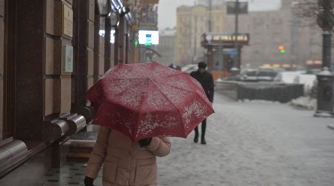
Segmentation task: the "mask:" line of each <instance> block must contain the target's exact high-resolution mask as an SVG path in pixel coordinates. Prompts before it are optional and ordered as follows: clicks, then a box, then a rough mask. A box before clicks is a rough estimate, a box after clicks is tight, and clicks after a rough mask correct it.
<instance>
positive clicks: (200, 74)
mask: <svg viewBox="0 0 334 186" xmlns="http://www.w3.org/2000/svg"><path fill="white" fill-rule="evenodd" d="M206 67H207V64H206V63H205V62H199V63H198V70H197V71H192V72H191V73H190V75H191V76H192V77H193V78H195V79H196V80H197V81H198V82H200V83H201V85H202V87H203V89H204V92H205V94H206V96H207V97H208V99H209V101H210V102H211V104H212V103H213V95H214V84H213V78H212V74H211V73H210V72H208V71H206ZM194 131H195V138H194V142H195V143H197V142H198V136H199V133H198V126H197V127H196V128H195V130H194ZM205 131H206V118H205V119H204V120H203V121H202V133H201V144H206V140H205Z"/></svg>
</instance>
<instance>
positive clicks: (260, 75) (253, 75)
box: [241, 68, 284, 81]
mask: <svg viewBox="0 0 334 186" xmlns="http://www.w3.org/2000/svg"><path fill="white" fill-rule="evenodd" d="M281 71H284V69H280V68H259V69H248V70H245V71H244V72H243V74H242V75H241V77H242V81H273V80H274V78H275V76H276V75H277V73H278V72H281Z"/></svg>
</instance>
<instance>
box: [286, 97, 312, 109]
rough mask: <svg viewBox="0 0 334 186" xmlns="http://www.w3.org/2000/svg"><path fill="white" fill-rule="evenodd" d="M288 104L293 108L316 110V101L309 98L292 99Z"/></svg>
mask: <svg viewBox="0 0 334 186" xmlns="http://www.w3.org/2000/svg"><path fill="white" fill-rule="evenodd" d="M290 104H291V105H294V106H298V107H303V108H306V109H310V110H314V109H316V108H317V100H316V99H315V98H311V97H309V96H305V97H299V98H296V99H293V100H291V102H290Z"/></svg>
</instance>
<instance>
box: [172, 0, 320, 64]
mask: <svg viewBox="0 0 334 186" xmlns="http://www.w3.org/2000/svg"><path fill="white" fill-rule="evenodd" d="M201 2H202V3H201ZM201 2H200V4H199V5H194V6H181V7H179V8H178V9H177V34H176V35H177V42H176V48H177V50H176V61H177V62H178V63H180V64H181V65H184V64H189V63H196V60H195V59H194V58H192V56H194V57H195V58H200V56H203V58H204V59H205V56H206V55H207V54H206V51H205V50H203V49H201V47H200V40H199V37H200V36H201V35H202V34H203V33H205V32H216V33H224V34H233V33H235V20H236V19H235V15H233V14H232V15H231V14H227V11H226V3H225V2H222V1H221V3H222V4H223V5H222V6H219V4H218V5H215V6H212V7H211V9H210V7H208V6H206V4H205V2H208V1H201ZM212 3H213V4H214V3H215V2H214V1H213V2H212ZM210 10H211V11H210ZM296 11H298V4H297V5H296V4H295V3H293V0H282V1H281V6H280V7H279V8H278V9H277V10H271V11H251V12H248V14H239V16H238V33H249V35H250V42H249V45H248V46H243V47H242V49H241V56H240V60H241V67H242V68H257V67H259V66H263V65H265V66H275V67H283V68H303V67H304V66H305V62H306V61H307V59H310V58H313V59H314V58H316V59H321V57H322V56H321V54H322V51H321V50H322V43H321V42H322V31H321V29H320V28H319V27H318V26H317V25H316V24H311V23H310V20H307V19H303V17H298V16H296V14H295V13H294V12H296ZM209 18H210V19H209ZM311 21H312V20H311ZM313 21H315V20H313ZM310 25H313V26H310ZM210 30H211V31H210ZM279 46H284V49H285V53H281V52H280V51H279V49H278V47H279Z"/></svg>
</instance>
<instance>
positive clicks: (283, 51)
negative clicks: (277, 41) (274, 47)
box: [278, 45, 285, 54]
mask: <svg viewBox="0 0 334 186" xmlns="http://www.w3.org/2000/svg"><path fill="white" fill-rule="evenodd" d="M278 50H279V52H280V53H282V54H284V53H285V49H284V46H283V45H280V46H279V47H278Z"/></svg>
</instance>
